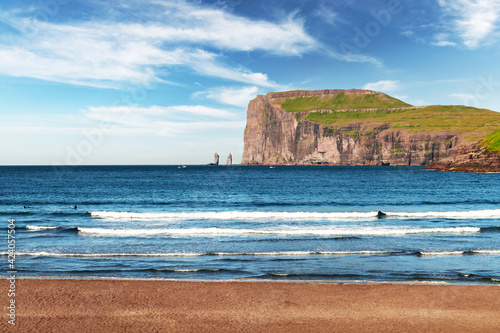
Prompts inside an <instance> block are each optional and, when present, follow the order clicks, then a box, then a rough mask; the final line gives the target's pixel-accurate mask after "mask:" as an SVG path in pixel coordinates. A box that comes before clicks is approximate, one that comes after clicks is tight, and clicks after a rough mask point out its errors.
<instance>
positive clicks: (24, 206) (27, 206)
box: [23, 206, 31, 209]
mask: <svg viewBox="0 0 500 333" xmlns="http://www.w3.org/2000/svg"><path fill="white" fill-rule="evenodd" d="M23 208H24V209H26V208H31V207H30V206H23Z"/></svg>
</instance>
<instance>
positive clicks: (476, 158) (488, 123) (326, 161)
mask: <svg viewBox="0 0 500 333" xmlns="http://www.w3.org/2000/svg"><path fill="white" fill-rule="evenodd" d="M241 164H243V165H388V166H389V165H410V166H411V165H414V166H427V168H428V169H434V170H451V171H469V172H499V171H500V113H499V112H495V111H491V110H486V109H478V108H474V107H468V106H461V105H431V106H425V107H422V106H413V105H410V104H408V103H405V102H403V101H401V100H398V99H396V98H393V97H391V96H388V95H386V94H384V93H381V92H376V91H372V90H361V89H350V90H341V89H329V90H313V91H308V90H298V91H287V92H275V93H268V94H266V95H259V96H257V97H256V98H255V99H253V100H252V101H250V103H249V106H248V111H247V124H246V128H245V148H244V152H243V159H242V162H241Z"/></svg>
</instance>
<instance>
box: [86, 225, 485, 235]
mask: <svg viewBox="0 0 500 333" xmlns="http://www.w3.org/2000/svg"><path fill="white" fill-rule="evenodd" d="M78 231H79V232H80V233H82V234H93V235H99V236H154V235H172V236H175V235H184V236H237V235H296V236H300V235H303V236H307V235H313V236H346V235H350V236H370V235H373V236H384V235H408V234H429V233H448V234H450V233H451V234H457V233H477V232H480V231H481V228H476V227H456V228H387V227H386V228H383V227H380V228H377V227H361V228H341V227H339V228H332V227H328V228H326V227H325V228H287V229H277V228H275V229H230V228H186V229H105V228H82V227H78Z"/></svg>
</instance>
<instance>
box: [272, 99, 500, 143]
mask: <svg viewBox="0 0 500 333" xmlns="http://www.w3.org/2000/svg"><path fill="white" fill-rule="evenodd" d="M338 91H339V93H336V94H330V95H328V94H326V95H325V94H323V95H322V94H320V95H317V96H308V95H305V96H300V94H299V96H294V97H292V98H287V97H283V98H274V99H273V103H275V104H278V105H280V106H281V107H282V109H283V110H285V111H286V112H293V113H296V114H297V117H296V118H297V120H298V121H300V120H307V121H310V122H313V123H317V124H320V125H322V126H345V125H348V124H350V123H359V122H363V123H364V126H367V127H369V126H370V124H373V125H375V124H381V123H384V124H390V125H391V126H390V128H393V129H399V130H403V131H405V132H407V133H423V132H429V133H439V132H446V133H457V134H462V135H463V137H464V139H465V140H466V141H468V142H473V141H474V142H475V141H478V142H481V143H482V145H483V146H484V147H485V148H486V149H487V151H489V152H500V113H499V112H495V111H491V110H487V109H478V108H474V107H469V106H463V105H431V106H426V107H415V108H414V109H413V108H412V105H410V104H408V103H405V102H403V101H401V100H399V99H396V98H394V97H391V96H389V95H386V94H384V93H380V92H375V91H362V90H357V91H355V90H347V91H343V92H341V90H338ZM297 92H299V93H300V92H301V91H297ZM302 92H304V93H306V91H302ZM285 93H287V92H285ZM398 108H400V109H398ZM366 109H373V110H366ZM375 109H378V110H375ZM391 109H392V110H391ZM394 109H396V110H394ZM346 110H348V111H346Z"/></svg>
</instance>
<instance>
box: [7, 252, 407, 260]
mask: <svg viewBox="0 0 500 333" xmlns="http://www.w3.org/2000/svg"><path fill="white" fill-rule="evenodd" d="M396 253H401V251H275V252H170V253H58V252H45V251H41V252H18V253H16V255H17V256H31V257H82V258H106V257H200V256H220V257H230V256H309V255H384V254H396ZM8 254H9V253H8V252H0V255H3V256H6V255H8Z"/></svg>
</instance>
